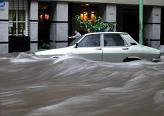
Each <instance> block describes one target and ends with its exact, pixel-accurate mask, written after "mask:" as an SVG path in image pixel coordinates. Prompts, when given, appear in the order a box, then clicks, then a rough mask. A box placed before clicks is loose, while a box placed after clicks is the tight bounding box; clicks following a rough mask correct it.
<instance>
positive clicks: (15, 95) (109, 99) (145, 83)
mask: <svg viewBox="0 0 164 116" xmlns="http://www.w3.org/2000/svg"><path fill="white" fill-rule="evenodd" d="M163 109H164V62H160V63H152V62H146V61H134V62H129V63H107V62H95V61H90V60H87V59H84V58H80V57H78V56H73V55H67V56H64V57H62V58H60V59H49V58H38V57H35V56H33V55H31V54H26V53H21V54H18V55H16V56H12V57H1V58H0V116H163V115H164V110H163Z"/></svg>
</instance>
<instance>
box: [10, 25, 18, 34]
mask: <svg viewBox="0 0 164 116" xmlns="http://www.w3.org/2000/svg"><path fill="white" fill-rule="evenodd" d="M10 25H12V26H10V27H9V34H16V23H12V24H10Z"/></svg>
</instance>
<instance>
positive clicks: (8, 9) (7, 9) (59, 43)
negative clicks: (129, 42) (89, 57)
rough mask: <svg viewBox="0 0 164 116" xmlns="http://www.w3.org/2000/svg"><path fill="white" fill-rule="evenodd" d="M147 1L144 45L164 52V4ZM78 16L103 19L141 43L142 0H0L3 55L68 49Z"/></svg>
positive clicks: (0, 31) (116, 29)
mask: <svg viewBox="0 0 164 116" xmlns="http://www.w3.org/2000/svg"><path fill="white" fill-rule="evenodd" d="M143 1H144V44H145V45H148V46H151V47H154V48H158V49H160V50H161V52H164V1H163V0H155V1H154V0H143ZM76 15H80V16H83V17H87V18H91V15H94V16H101V17H102V18H103V21H104V22H112V23H116V25H115V31H124V32H128V33H129V34H130V35H132V37H134V39H135V40H136V41H138V37H139V36H138V33H139V8H138V0H0V34H1V36H0V54H5V53H8V52H20V51H32V52H34V51H37V50H38V49H43V48H44V49H45V48H46V49H49V48H60V47H65V46H68V44H69V43H70V42H71V41H72V40H70V39H68V36H70V35H72V34H73V32H74V30H75V29H78V30H80V28H79V26H78V25H77V24H76V22H75V16H76ZM80 32H81V33H84V32H83V31H82V30H80Z"/></svg>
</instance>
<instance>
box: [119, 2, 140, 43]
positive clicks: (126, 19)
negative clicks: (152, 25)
mask: <svg viewBox="0 0 164 116" xmlns="http://www.w3.org/2000/svg"><path fill="white" fill-rule="evenodd" d="M117 9H118V10H117V22H118V24H117V31H123V32H127V33H129V34H130V35H131V36H132V37H133V38H134V39H135V40H136V41H139V12H138V7H137V6H126V5H125V6H118V7H117Z"/></svg>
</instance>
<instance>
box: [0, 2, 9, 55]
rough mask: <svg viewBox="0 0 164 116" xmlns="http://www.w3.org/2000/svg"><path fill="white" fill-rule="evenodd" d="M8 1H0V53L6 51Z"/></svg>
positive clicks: (7, 42)
mask: <svg viewBox="0 0 164 116" xmlns="http://www.w3.org/2000/svg"><path fill="white" fill-rule="evenodd" d="M8 6H9V5H8V1H6V0H4V2H0V34H1V37H0V54H5V53H8V44H9V41H8V21H9V19H8V11H9V10H8V9H9V7H8Z"/></svg>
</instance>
